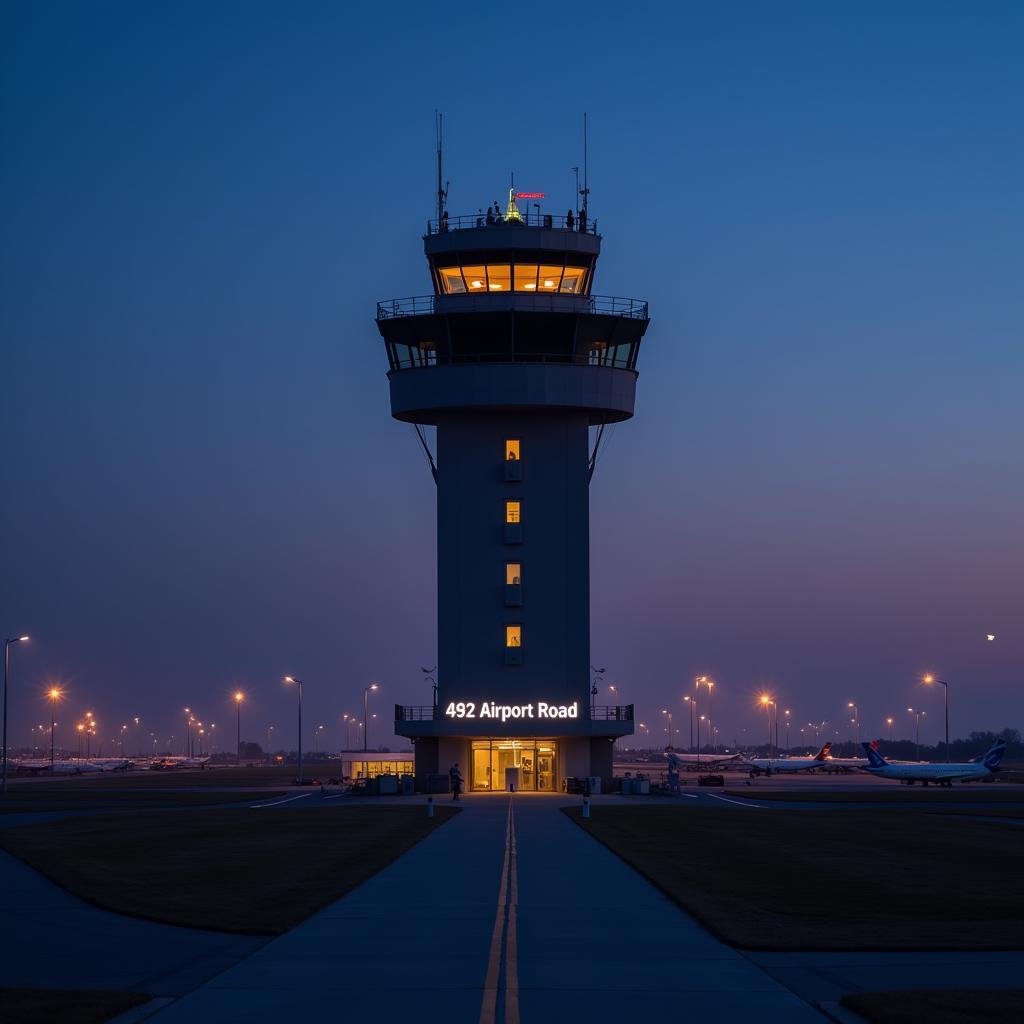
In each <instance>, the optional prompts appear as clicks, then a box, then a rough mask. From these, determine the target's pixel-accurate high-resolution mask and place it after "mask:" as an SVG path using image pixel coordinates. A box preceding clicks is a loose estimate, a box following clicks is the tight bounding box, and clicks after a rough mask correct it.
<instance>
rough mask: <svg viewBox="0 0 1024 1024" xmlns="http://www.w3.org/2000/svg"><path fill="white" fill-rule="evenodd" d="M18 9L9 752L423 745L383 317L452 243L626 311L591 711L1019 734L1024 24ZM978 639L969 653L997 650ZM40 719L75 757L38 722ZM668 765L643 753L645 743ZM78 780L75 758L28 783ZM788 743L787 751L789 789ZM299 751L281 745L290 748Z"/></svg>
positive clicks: (655, 8) (1023, 619) (729, 726)
mask: <svg viewBox="0 0 1024 1024" xmlns="http://www.w3.org/2000/svg"><path fill="white" fill-rule="evenodd" d="M509 10H510V9H509V8H508V7H507V5H505V6H504V7H503V6H502V5H497V4H495V5H490V6H489V7H488V6H487V5H484V6H483V7H482V6H481V5H479V4H473V5H469V4H458V3H454V4H447V5H442V6H441V7H438V6H437V5H429V4H415V5H414V4H412V3H405V4H390V5H389V4H380V5H369V6H361V5H349V4H333V3H306V4H302V5H298V6H296V5H289V4H284V3H276V4H269V3H264V4H260V3H255V2H254V3H249V4H245V5H239V4H233V3H202V4H200V3H151V4H142V5H139V4H134V3H102V2H96V3H63V4H62V3H47V4H38V3H29V2H20V3H12V4H8V5H7V7H6V9H5V15H4V31H3V32H2V33H0V37H2V41H0V47H2V49H0V81H2V87H0V89H2V91H0V102H2V119H3V125H4V128H3V150H4V158H3V162H2V166H0V173H2V177H3V181H2V185H3V189H2V198H0V202H2V204H3V232H2V234H3V239H4V241H3V247H2V260H3V263H2V276H0V330H2V340H3V352H4V372H3V378H2V379H3V400H2V403H0V429H2V436H3V442H4V444H3V446H4V462H3V467H4V468H3V492H2V493H3V501H2V506H3V509H2V537H3V572H2V593H0V630H3V631H6V635H11V634H12V633H17V632H22V631H28V632H31V633H32V634H33V640H32V642H31V644H25V645H21V647H19V648H18V649H17V650H15V651H14V652H13V654H12V666H13V670H14V675H13V676H12V703H11V727H12V732H11V739H12V744H19V743H25V742H27V741H28V739H29V729H30V727H31V725H33V724H35V723H38V722H43V721H44V719H45V718H46V716H47V712H46V706H45V702H44V701H43V700H42V699H41V693H42V689H43V686H44V685H45V684H47V683H49V682H51V681H58V682H60V683H61V684H62V685H64V686H66V687H67V689H68V700H67V702H66V706H65V707H64V709H63V710H62V713H61V714H59V715H58V721H59V722H62V725H64V723H67V725H68V727H69V732H70V726H71V724H72V723H73V721H74V720H76V719H77V717H78V716H79V715H80V714H81V713H82V711H83V710H85V709H86V708H89V709H91V710H92V711H93V712H94V714H95V715H96V717H97V718H98V719H99V721H100V723H101V733H103V734H104V735H105V736H106V737H107V738H108V739H109V737H110V736H113V735H114V734H115V733H116V731H117V729H118V727H119V725H120V723H121V722H126V721H128V720H129V719H130V717H131V716H133V715H139V716H140V718H141V719H142V721H143V729H144V730H145V731H146V732H148V731H150V730H153V731H155V732H156V733H157V735H158V736H159V737H161V745H163V744H164V742H165V741H166V739H167V737H169V736H170V735H172V734H173V735H174V736H175V737H176V739H175V741H174V743H175V745H176V746H179V745H180V742H181V740H180V737H181V732H182V727H181V718H180V716H179V715H178V714H177V711H178V709H179V708H180V707H182V706H183V705H185V704H189V705H190V706H192V707H194V708H197V709H198V711H199V713H200V714H201V715H202V716H203V717H204V720H206V721H210V720H212V721H214V722H217V723H218V724H219V726H220V728H221V729H223V730H224V731H226V732H227V733H228V736H227V737H225V740H226V742H223V743H222V744H221V746H224V747H230V746H232V745H233V712H232V711H231V709H230V707H229V699H228V697H229V694H230V692H231V691H232V689H233V688H234V687H235V686H241V687H242V688H243V689H245V690H246V692H247V693H248V694H249V701H248V703H247V705H246V710H245V719H244V725H243V734H244V735H245V736H246V737H249V738H252V739H256V740H261V741H262V740H263V738H264V737H265V735H266V729H267V727H268V725H270V724H274V725H275V726H276V729H277V734H278V735H281V733H284V734H285V736H289V737H290V736H293V733H294V696H293V694H292V693H291V692H288V691H286V690H285V688H284V686H283V685H282V684H281V683H280V677H281V676H282V675H283V674H284V673H293V674H295V675H299V676H301V677H302V678H303V679H305V680H306V699H307V722H308V723H310V725H311V726H312V725H313V724H319V723H323V724H325V725H326V726H327V730H326V737H327V738H326V740H325V743H326V745H329V746H334V747H337V746H338V745H339V743H340V742H341V740H342V737H343V732H342V730H341V728H340V726H339V725H338V722H339V718H340V715H341V714H342V713H343V712H353V713H358V714H360V715H361V702H362V687H363V686H364V685H366V683H367V682H368V681H369V680H371V679H379V680H380V682H381V686H382V689H381V692H380V695H379V697H377V698H375V699H374V701H373V704H372V707H371V710H372V709H373V707H375V708H376V709H377V711H378V712H379V714H380V718H378V720H377V723H378V724H375V725H374V731H372V732H371V736H370V738H371V743H373V744H376V743H381V742H386V743H393V744H396V741H395V740H394V739H393V738H392V737H391V735H390V731H391V730H390V725H389V724H388V722H389V719H390V716H391V707H392V705H393V703H394V702H396V701H398V702H400V703H416V704H420V703H422V704H426V703H429V687H428V686H426V685H425V684H424V682H423V677H422V673H421V672H420V667H421V666H430V665H433V664H434V661H435V654H434V650H435V640H434V629H435V607H434V585H435V571H434V488H433V484H432V483H431V480H430V476H429V472H428V470H427V468H426V465H425V463H424V460H423V456H422V454H421V452H420V451H419V449H418V446H417V443H416V439H415V435H414V434H413V432H412V428H411V427H409V426H408V425H404V424H399V423H396V422H394V421H392V420H391V419H390V417H389V409H388V395H387V384H386V380H385V376H384V373H385V368H386V363H385V357H384V353H383V348H382V345H381V343H380V342H379V338H378V335H377V332H376V329H375V327H374V324H373V315H374V302H375V300H377V299H379V298H385V297H397V296H406V295H417V294H424V293H425V292H428V291H429V281H428V277H427V274H426V267H425V261H424V259H423V256H422V243H421V240H420V235H421V233H422V226H423V223H424V221H425V219H426V218H427V217H429V216H432V204H433V188H434V183H433V177H432V173H433V172H432V166H433V130H434V129H433V110H434V108H435V107H439V108H440V109H442V110H443V111H445V114H446V123H447V126H448V152H447V157H448V168H447V170H448V174H447V176H448V177H449V178H450V179H451V191H450V197H449V206H450V209H451V212H452V214H453V215H454V214H459V213H469V212H475V211H476V210H477V209H478V208H479V207H481V206H484V207H486V206H487V204H488V203H489V202H490V201H491V200H492V199H493V198H495V197H496V196H500V195H501V194H502V189H505V188H507V182H508V176H509V172H510V171H515V174H516V182H517V184H518V185H519V186H520V187H522V188H526V189H530V190H538V191H545V192H547V194H548V196H549V197H550V198H549V199H548V200H546V201H545V204H544V205H545V209H547V210H549V211H552V212H564V210H565V209H566V208H567V207H569V206H570V205H571V204H572V190H573V178H572V172H571V168H572V167H573V165H575V164H578V163H580V162H581V153H582V131H581V121H582V111H583V110H584V109H586V110H587V111H588V112H589V115H590V127H591V132H590V143H591V145H590V169H591V173H590V182H591V188H592V205H591V212H592V215H593V216H596V218H597V220H598V225H599V229H600V231H601V233H602V234H603V235H604V247H605V248H604V254H603V256H602V258H601V262H600V265H599V269H598V277H597V281H596V283H595V291H597V292H600V293H603V294H615V295H626V296H634V297H639V298H646V299H649V300H650V302H651V312H652V318H653V323H652V326H651V329H650V331H649V332H648V334H647V338H646V340H645V342H644V346H643V349H642V350H641V357H640V367H639V368H640V371H641V372H640V381H639V386H638V403H637V416H636V418H635V419H634V420H633V421H631V422H629V423H626V424H622V425H620V426H618V427H617V428H615V430H614V432H613V433H612V435H611V438H610V443H609V445H608V447H607V451H606V453H605V455H604V456H603V458H602V459H601V461H600V462H599V465H598V470H597V474H596V476H595V479H594V483H593V486H592V489H591V499H592V517H591V531H592V567H593V569H592V592H593V600H592V605H593V623H592V631H593V636H594V638H595V640H594V648H593V656H594V661H595V663H596V664H599V665H603V666H607V668H608V674H607V679H608V681H609V682H614V683H616V685H617V686H618V688H619V691H620V694H621V695H622V698H623V699H624V700H626V701H633V702H635V703H636V705H637V711H638V716H639V717H640V718H641V719H643V720H644V721H652V720H654V719H660V718H661V716H660V715H659V714H658V711H659V709H660V708H662V707H675V708H679V709H680V711H679V713H678V716H677V721H678V722H680V723H683V722H685V716H684V714H683V712H682V707H683V706H682V705H681V700H680V695H681V694H682V693H685V692H690V688H691V687H692V683H691V682H690V680H692V678H693V676H694V675H695V674H697V673H707V674H709V675H711V676H713V677H714V678H715V679H716V681H717V687H716V705H717V706H716V719H717V720H718V723H719V725H720V727H721V736H722V740H723V741H725V742H729V743H731V742H733V741H734V740H737V741H738V742H740V743H741V744H742V743H743V742H744V740H745V739H748V738H749V739H752V740H754V741H757V740H760V738H761V736H762V734H763V732H764V729H763V722H762V720H761V717H760V716H759V715H758V714H757V712H756V710H755V709H754V706H753V699H754V694H755V693H756V692H757V691H758V690H759V689H761V688H762V687H766V688H768V689H770V690H771V691H772V692H773V693H775V694H776V695H777V696H778V699H779V702H780V706H782V707H789V708H791V709H792V710H793V715H794V719H795V720H796V721H798V722H802V723H803V722H807V721H810V720H812V719H814V720H822V719H827V720H828V721H829V722H830V723H832V727H834V728H839V729H840V732H841V734H842V735H843V736H844V737H845V736H848V735H849V728H848V726H847V724H846V719H847V717H848V714H847V713H846V711H845V705H846V702H847V701H848V700H856V701H859V703H860V707H861V716H862V720H863V722H864V723H865V724H864V734H865V737H866V736H867V735H870V734H872V733H874V734H881V732H882V726H881V722H882V721H883V719H884V717H885V716H886V715H890V714H891V715H893V716H895V717H896V718H897V721H898V723H900V726H901V729H898V730H897V732H898V733H899V732H900V731H902V732H903V734H905V735H906V734H909V730H910V716H909V715H908V714H907V713H906V710H905V709H906V707H907V706H908V705H912V706H915V707H917V706H921V707H924V708H925V709H926V710H927V711H928V719H927V720H926V723H925V724H924V725H923V726H922V739H928V740H929V741H933V740H934V739H936V738H937V737H938V735H939V729H940V726H941V717H942V716H941V695H940V694H939V693H934V692H931V691H923V688H922V687H921V686H920V685H919V684H918V683H917V682H916V679H917V678H918V676H919V675H920V673H921V672H923V671H926V670H929V669H932V670H935V671H937V672H939V673H940V674H941V675H942V677H943V678H945V679H948V680H949V681H950V683H951V687H952V688H951V696H952V704H953V715H952V718H953V732H954V734H962V733H964V732H967V731H969V730H970V729H975V728H1001V727H1003V726H1005V725H1014V726H1019V727H1024V714H1022V712H1024V703H1022V686H1021V684H1022V664H1024V632H1022V631H1024V530H1022V524H1024V464H1022V463H1024V456H1022V453H1024V446H1022V439H1024V403H1022V401H1021V383H1022V379H1024V346H1022V340H1024V339H1022V334H1024V303H1022V287H1021V281H1022V270H1024V266H1022V264H1024V257H1022V252H1024V250H1022V245H1021V239H1022V238H1024V199H1022V182H1024V139H1022V133H1021V125H1022V124H1024V65H1022V63H1021V60H1020V53H1021V49H1022V46H1024V8H1022V7H1021V5H1020V4H1017V3H1014V2H1009V0H1008V2H977V3H968V2H966V0H965V2H961V3H944V2H938V0H929V2H921V3H918V2H909V0H901V2H900V3H896V4H893V3H891V2H884V3H883V2H859V3H843V2H835V3H829V4H820V3H810V2H809V3H799V2H781V0H780V2H779V3H774V4H764V3H753V2H752V3H738V2H737V3H721V2H707V3H698V2H687V3H684V4H679V5H670V4H667V3H662V4H644V3H637V4H629V5H625V6H623V5H621V4H600V3H598V4H589V5H584V6H583V7H581V6H580V5H575V6H574V5H554V6H552V7H550V8H549V9H541V8H536V9H535V8H529V7H527V8H522V7H520V8H512V9H511V14H509V13H508V12H509ZM987 632H992V633H995V634H996V640H995V641H994V642H992V643H989V642H987V641H986V639H985V634H986V633H987ZM62 719H63V721H62ZM657 724H659V725H660V722H659V723H657ZM60 735H61V733H60V731H58V737H59V736H60ZM794 742H795V741H794ZM306 743H307V744H308V745H311V741H310V739H309V736H308V735H307V739H306Z"/></svg>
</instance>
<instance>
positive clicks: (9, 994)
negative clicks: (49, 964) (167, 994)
mask: <svg viewBox="0 0 1024 1024" xmlns="http://www.w3.org/2000/svg"><path fill="white" fill-rule="evenodd" d="M148 1002H149V996H147V995H144V994H143V993H141V992H103V991H93V990H89V989H87V990H84V991H81V992H71V991H67V992H62V991H54V990H52V989H47V988H0V1020H2V1021H3V1022H4V1024H41V1022H45V1021H54V1020H66V1021H74V1024H103V1021H107V1020H111V1019H112V1018H114V1017H116V1016H117V1015H118V1014H121V1013H124V1012H125V1011H126V1010H130V1009H131V1008H132V1007H133V1006H140V1005H141V1004H142V1003H148Z"/></svg>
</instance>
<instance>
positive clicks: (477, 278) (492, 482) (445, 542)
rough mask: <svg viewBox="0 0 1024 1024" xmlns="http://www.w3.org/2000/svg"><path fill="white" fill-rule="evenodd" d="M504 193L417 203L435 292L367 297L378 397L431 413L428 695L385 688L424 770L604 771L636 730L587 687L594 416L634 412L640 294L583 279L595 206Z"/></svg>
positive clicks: (558, 782)
mask: <svg viewBox="0 0 1024 1024" xmlns="http://www.w3.org/2000/svg"><path fill="white" fill-rule="evenodd" d="M515 199H516V196H515V193H512V192H510V194H509V204H508V210H507V212H505V213H504V214H503V215H501V214H499V215H498V216H497V217H495V218H494V220H493V222H491V220H490V218H484V217H482V216H473V217H457V218H455V217H453V218H451V219H449V218H448V217H447V216H445V217H444V218H442V219H441V220H438V221H431V222H429V224H428V229H427V234H426V235H425V236H424V239H423V242H424V249H425V252H426V257H427V263H428V266H429V269H430V277H431V283H432V285H433V294H432V295H428V296H424V297H416V298H407V299H394V300H388V301H385V302H381V303H379V304H378V306H377V326H378V328H379V330H380V333H381V335H382V337H383V338H384V342H385V346H386V348H387V355H388V362H389V364H390V372H389V373H388V380H389V382H390V388H391V414H392V416H394V417H395V418H396V419H398V420H403V421H405V422H407V423H413V424H416V425H417V429H419V426H420V425H432V426H435V427H436V428H437V434H436V461H435V460H434V458H433V456H431V470H432V471H433V474H434V479H435V482H436V485H437V562H438V573H437V576H438V595H437V598H438V600H437V604H438V609H437V616H438V624H437V633H438V640H437V644H438V647H437V655H438V658H437V660H438V669H437V673H438V674H437V698H436V701H435V704H434V705H433V706H428V707H403V706H396V707H395V732H396V733H397V734H398V735H400V736H407V737H409V738H411V739H412V741H413V743H414V745H415V750H416V779H417V786H418V788H420V789H421V790H422V789H427V788H428V787H431V786H432V785H433V786H434V787H438V786H439V784H440V783H441V780H440V779H433V780H432V779H431V776H446V775H447V773H448V770H449V768H450V767H451V765H452V764H454V763H457V764H458V765H459V767H460V770H461V772H462V774H463V777H464V779H465V786H466V788H467V789H468V790H471V791H473V790H477V791H481V790H482V791H487V790H492V791H493V790H503V789H507V788H508V787H509V786H510V785H513V784H514V785H515V786H516V788H517V789H519V790H523V791H528V790H534V791H552V792H555V791H558V790H559V789H560V788H561V787H562V786H563V784H564V782H565V780H566V778H571V777H576V778H587V777H593V776H599V777H601V778H602V779H603V780H605V785H607V784H608V781H610V778H611V775H612V749H613V743H614V741H615V739H616V738H617V737H619V736H625V735H629V734H631V733H632V732H633V708H632V706H631V705H625V706H606V705H604V704H599V703H597V702H598V701H600V700H601V695H599V694H598V695H594V694H592V693H591V672H590V665H591V657H590V565H589V563H590V529H589V493H588V492H589V485H590V478H591V476H592V474H593V469H594V460H595V458H596V447H595V449H594V451H593V452H592V451H591V431H590V428H592V427H594V428H597V429H596V430H595V431H594V434H595V437H596V439H597V440H596V442H595V443H599V434H600V431H601V429H602V428H603V427H604V426H606V425H607V424H611V423H618V422H621V421H622V420H626V419H629V418H630V417H631V416H632V415H633V400H634V392H635V389H636V379H637V371H636V362H637V354H638V352H639V349H640V341H641V339H642V338H643V336H644V332H645V331H646V330H647V325H648V323H649V320H648V315H647V303H645V302H640V301H637V300H633V299H620V298H611V297H606V296H600V295H594V294H593V293H592V291H591V285H592V283H593V281H594V275H595V272H596V269H597V257H598V255H599V253H600V249H601V236H600V235H599V234H598V233H597V225H596V223H594V222H588V221H586V220H583V221H582V222H581V221H580V220H578V219H575V218H572V217H568V218H562V217H554V216H550V215H540V214H535V215H533V216H526V215H523V214H521V213H520V211H519V210H518V208H517V205H516V202H515ZM421 438H422V433H421ZM425 447H426V445H425ZM427 450H428V455H429V447H428V449H427ZM608 540H609V538H604V541H602V542H601V543H604V542H607V541H608ZM598 546H599V547H600V544H599V545H598Z"/></svg>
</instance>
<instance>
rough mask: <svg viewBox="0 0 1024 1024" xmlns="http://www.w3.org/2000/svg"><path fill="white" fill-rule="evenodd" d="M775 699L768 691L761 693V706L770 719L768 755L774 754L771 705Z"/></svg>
mask: <svg viewBox="0 0 1024 1024" xmlns="http://www.w3.org/2000/svg"><path fill="white" fill-rule="evenodd" d="M774 702H775V701H774V700H772V698H771V697H770V696H769V695H768V694H767V693H762V694H761V707H762V708H764V710H765V717H766V718H767V719H768V757H769V758H770V757H771V755H772V745H771V706H772V705H773V703H774Z"/></svg>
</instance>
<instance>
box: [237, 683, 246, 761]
mask: <svg viewBox="0 0 1024 1024" xmlns="http://www.w3.org/2000/svg"><path fill="white" fill-rule="evenodd" d="M243 700H245V694H244V693H242V691H241V690H236V691H235V761H236V763H237V764H241V763H242V701H243Z"/></svg>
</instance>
